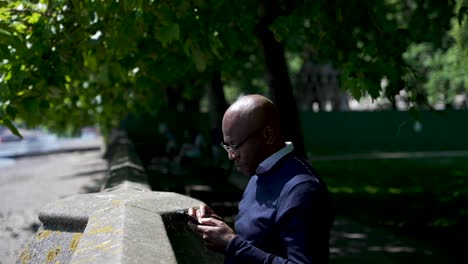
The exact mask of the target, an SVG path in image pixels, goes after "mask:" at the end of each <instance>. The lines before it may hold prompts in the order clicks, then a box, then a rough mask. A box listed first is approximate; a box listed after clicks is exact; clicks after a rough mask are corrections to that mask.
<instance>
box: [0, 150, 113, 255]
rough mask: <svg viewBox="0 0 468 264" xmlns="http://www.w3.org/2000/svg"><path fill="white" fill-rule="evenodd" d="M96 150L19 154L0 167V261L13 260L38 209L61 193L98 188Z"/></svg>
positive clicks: (101, 164)
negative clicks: (29, 155)
mask: <svg viewBox="0 0 468 264" xmlns="http://www.w3.org/2000/svg"><path fill="white" fill-rule="evenodd" d="M106 169H107V164H106V162H105V161H104V160H103V159H102V158H101V152H100V151H86V152H70V153H61V154H54V155H46V156H33V157H23V158H18V159H16V160H15V162H14V163H13V164H10V165H9V166H4V167H2V168H1V169H0V264H9V263H15V259H16V257H17V255H18V252H19V250H20V249H21V248H22V247H23V245H25V244H26V243H28V242H29V240H30V239H31V238H32V234H34V233H35V230H36V229H37V228H38V227H39V223H40V222H39V220H38V218H37V216H38V213H39V211H40V209H41V208H42V207H43V206H44V205H45V204H47V203H50V202H53V201H55V200H57V199H60V198H63V197H65V196H68V195H71V194H76V193H86V192H94V191H99V189H98V188H99V187H100V182H101V181H102V179H103V178H104V176H105V171H106Z"/></svg>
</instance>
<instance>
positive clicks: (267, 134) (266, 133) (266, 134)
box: [262, 126, 275, 145]
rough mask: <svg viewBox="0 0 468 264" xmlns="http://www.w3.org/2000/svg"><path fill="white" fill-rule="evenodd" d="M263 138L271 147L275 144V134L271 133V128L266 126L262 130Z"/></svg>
mask: <svg viewBox="0 0 468 264" xmlns="http://www.w3.org/2000/svg"><path fill="white" fill-rule="evenodd" d="M262 135H263V138H264V139H265V140H266V143H267V144H268V145H273V143H275V133H274V131H273V128H272V127H271V126H266V127H265V128H264V129H263V134H262Z"/></svg>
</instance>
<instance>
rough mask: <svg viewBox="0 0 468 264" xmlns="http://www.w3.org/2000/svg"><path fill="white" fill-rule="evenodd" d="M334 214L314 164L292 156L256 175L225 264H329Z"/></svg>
mask: <svg viewBox="0 0 468 264" xmlns="http://www.w3.org/2000/svg"><path fill="white" fill-rule="evenodd" d="M332 223H333V213H332V210H331V204H330V200H329V194H328V191H327V188H326V186H325V185H324V183H323V182H322V180H321V179H320V178H319V176H318V175H317V173H316V172H315V171H314V170H313V169H312V167H311V165H310V164H309V163H308V162H307V161H306V160H304V159H302V158H300V157H297V156H296V155H294V154H293V153H290V154H288V155H286V156H285V157H283V158H282V159H280V160H279V161H278V162H277V163H276V164H275V165H274V166H273V167H272V169H270V170H269V171H267V172H265V173H262V174H260V175H255V176H252V177H251V179H250V181H249V183H248V185H247V187H246V189H245V191H244V195H243V197H242V200H241V202H240V203H239V213H238V215H237V217H236V221H235V230H236V237H235V238H234V239H233V240H232V241H231V242H230V243H229V245H228V247H227V248H226V252H225V263H229V264H231V263H242V264H247V263H328V255H329V240H330V229H331V226H332Z"/></svg>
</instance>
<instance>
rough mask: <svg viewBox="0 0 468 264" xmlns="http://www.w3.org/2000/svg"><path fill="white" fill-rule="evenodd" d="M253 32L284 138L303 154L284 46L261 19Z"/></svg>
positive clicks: (302, 141)
mask: <svg viewBox="0 0 468 264" xmlns="http://www.w3.org/2000/svg"><path fill="white" fill-rule="evenodd" d="M255 34H256V36H257V38H258V39H259V40H260V46H261V50H262V54H263V59H264V63H265V78H266V81H267V83H268V87H269V92H270V97H271V99H272V100H273V102H275V104H276V105H277V107H278V110H279V111H280V113H281V119H282V127H283V132H284V136H285V140H288V141H293V142H294V148H295V150H296V151H297V152H298V153H299V154H305V151H304V140H303V137H302V130H301V127H300V123H299V114H298V110H297V104H296V100H295V98H294V94H293V89H292V85H291V80H290V78H289V73H288V68H287V65H286V59H285V55H284V47H283V45H282V44H281V43H279V42H278V41H277V40H276V39H275V37H274V35H273V33H272V32H271V31H270V30H269V29H268V25H267V24H266V23H262V21H260V23H259V24H258V25H257V26H256V28H255Z"/></svg>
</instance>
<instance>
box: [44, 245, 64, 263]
mask: <svg viewBox="0 0 468 264" xmlns="http://www.w3.org/2000/svg"><path fill="white" fill-rule="evenodd" d="M60 251H62V247H61V246H58V247H56V248H54V249H52V250H49V252H47V256H46V261H47V262H52V261H53V260H54V258H55V257H57V255H58V254H60Z"/></svg>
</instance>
